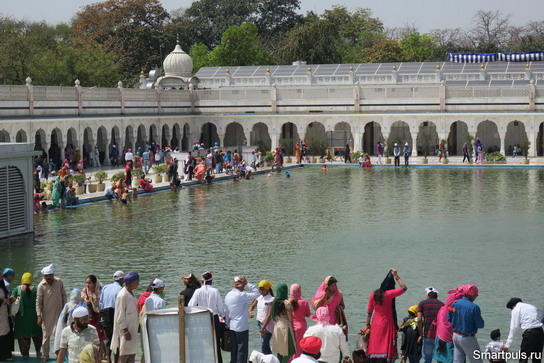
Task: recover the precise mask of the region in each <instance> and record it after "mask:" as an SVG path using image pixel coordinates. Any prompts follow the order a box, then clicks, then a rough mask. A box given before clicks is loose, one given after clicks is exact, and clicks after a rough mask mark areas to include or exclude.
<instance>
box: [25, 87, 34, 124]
mask: <svg viewBox="0 0 544 363" xmlns="http://www.w3.org/2000/svg"><path fill="white" fill-rule="evenodd" d="M26 89H27V96H28V97H27V99H28V116H30V117H32V116H34V86H33V85H32V78H30V77H26Z"/></svg>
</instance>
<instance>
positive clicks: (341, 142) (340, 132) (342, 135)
mask: <svg viewBox="0 0 544 363" xmlns="http://www.w3.org/2000/svg"><path fill="white" fill-rule="evenodd" d="M327 134H328V135H327V145H329V146H333V147H346V145H347V144H349V147H350V149H351V151H352V152H353V151H360V150H353V134H352V133H351V126H350V124H348V123H347V122H344V121H341V122H338V123H336V124H335V125H334V132H332V133H330V132H329V133H327Z"/></svg>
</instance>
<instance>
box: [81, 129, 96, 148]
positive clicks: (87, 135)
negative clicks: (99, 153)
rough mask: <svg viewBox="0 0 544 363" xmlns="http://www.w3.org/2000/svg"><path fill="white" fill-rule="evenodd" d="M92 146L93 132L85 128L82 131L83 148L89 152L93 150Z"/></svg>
mask: <svg viewBox="0 0 544 363" xmlns="http://www.w3.org/2000/svg"><path fill="white" fill-rule="evenodd" d="M94 146H95V145H94V139H93V130H92V129H91V127H90V126H87V127H86V128H85V130H83V147H84V148H85V149H86V150H87V151H89V150H91V149H94Z"/></svg>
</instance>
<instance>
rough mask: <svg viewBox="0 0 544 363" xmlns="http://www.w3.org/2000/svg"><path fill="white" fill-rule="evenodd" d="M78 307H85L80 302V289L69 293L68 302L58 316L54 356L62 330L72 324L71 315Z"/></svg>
mask: <svg viewBox="0 0 544 363" xmlns="http://www.w3.org/2000/svg"><path fill="white" fill-rule="evenodd" d="M78 307H85V303H84V302H83V301H82V300H81V289H73V290H72V292H71V293H70V300H69V301H68V302H67V303H66V304H65V305H64V308H63V309H62V311H61V312H60V314H59V319H58V320H57V328H56V330H55V344H54V349H53V351H54V352H55V354H57V353H58V351H59V349H60V338H61V335H62V330H63V329H64V328H66V327H67V326H70V325H71V324H72V323H73V322H74V318H73V317H72V314H73V313H74V310H76V309H77V308H78Z"/></svg>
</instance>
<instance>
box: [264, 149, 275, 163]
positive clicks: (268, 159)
mask: <svg viewBox="0 0 544 363" xmlns="http://www.w3.org/2000/svg"><path fill="white" fill-rule="evenodd" d="M264 162H265V164H266V166H272V163H274V153H273V152H272V151H267V152H266V155H265V156H264Z"/></svg>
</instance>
